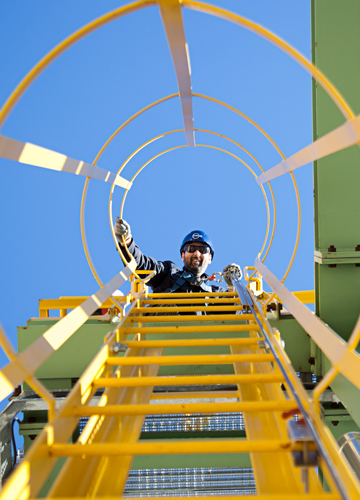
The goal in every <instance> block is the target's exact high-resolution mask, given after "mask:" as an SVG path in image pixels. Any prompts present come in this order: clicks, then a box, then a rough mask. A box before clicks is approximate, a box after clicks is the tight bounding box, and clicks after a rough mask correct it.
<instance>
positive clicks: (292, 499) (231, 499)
mask: <svg viewBox="0 0 360 500" xmlns="http://www.w3.org/2000/svg"><path fill="white" fill-rule="evenodd" d="M135 498H136V499H138V498H139V497H130V496H129V497H118V496H117V497H115V496H102V497H101V500H134V499H135ZM144 498H152V499H153V500H154V499H155V497H144ZM157 498H159V497H157ZM161 498H166V500H179V498H186V500H199V498H209V497H203V496H201V497H199V496H187V495H186V497H178V496H177V497H171V496H166V497H161ZM210 498H211V500H235V499H236V498H239V497H236V496H234V495H220V496H216V495H211V497H210ZM241 498H242V497H241ZM245 499H246V500H341V497H340V496H339V495H337V494H334V493H306V494H296V495H294V494H293V493H291V495H290V496H289V493H285V494H281V493H279V494H277V493H275V494H269V495H246V496H245ZM28 500H37V499H36V498H31V497H30V498H29V499H28ZM56 500H74V499H73V497H56Z"/></svg>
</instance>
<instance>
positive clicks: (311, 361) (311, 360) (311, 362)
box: [308, 356, 315, 365]
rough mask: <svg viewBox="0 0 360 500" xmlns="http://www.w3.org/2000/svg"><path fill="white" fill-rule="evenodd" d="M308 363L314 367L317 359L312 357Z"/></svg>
mask: <svg viewBox="0 0 360 500" xmlns="http://www.w3.org/2000/svg"><path fill="white" fill-rule="evenodd" d="M308 363H309V365H314V364H315V358H314V356H310V358H309V359H308Z"/></svg>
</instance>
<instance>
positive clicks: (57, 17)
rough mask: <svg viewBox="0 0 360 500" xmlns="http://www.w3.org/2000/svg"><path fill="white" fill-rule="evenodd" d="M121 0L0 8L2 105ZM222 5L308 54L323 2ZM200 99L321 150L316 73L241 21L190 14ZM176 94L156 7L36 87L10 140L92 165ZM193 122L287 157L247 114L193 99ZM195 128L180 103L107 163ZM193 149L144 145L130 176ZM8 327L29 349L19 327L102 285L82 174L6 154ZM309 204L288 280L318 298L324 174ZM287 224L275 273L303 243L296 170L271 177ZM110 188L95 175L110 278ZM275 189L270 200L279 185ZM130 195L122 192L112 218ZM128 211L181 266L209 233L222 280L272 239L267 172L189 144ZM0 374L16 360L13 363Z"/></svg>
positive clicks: (304, 195)
mask: <svg viewBox="0 0 360 500" xmlns="http://www.w3.org/2000/svg"><path fill="white" fill-rule="evenodd" d="M120 5H125V2H122V1H116V2H115V1H110V0H106V1H103V2H99V1H96V0H86V1H84V0H78V1H76V2H73V1H70V0H63V1H62V2H48V1H45V0H33V1H32V2H28V1H25V0H19V1H17V2H1V3H0V26H1V29H0V42H1V47H2V51H1V53H0V64H1V68H2V78H1V79H0V103H1V106H2V105H3V104H4V103H5V101H6V99H7V98H8V97H9V95H10V94H11V92H12V91H13V90H14V88H15V87H16V85H17V84H18V83H19V82H20V81H21V80H22V79H23V78H24V77H25V76H26V74H27V73H28V72H29V71H30V70H31V68H32V67H33V66H34V65H35V64H36V63H37V62H38V61H39V60H40V59H41V58H42V57H44V56H45V55H46V54H47V53H48V52H49V51H50V50H51V49H52V48H53V47H55V46H56V45H57V44H58V43H60V42H61V41H62V40H64V39H65V38H66V37H68V36H69V35H71V34H72V33H73V32H75V31H76V30H78V29H79V28H81V27H82V26H84V25H86V24H87V23H89V22H91V21H92V20H93V19H95V18H97V17H99V16H101V15H102V14H105V13H107V12H109V11H111V10H112V9H115V8H117V7H119V6H120ZM216 5H218V6H219V7H222V8H224V9H228V10H232V11H233V12H236V13H238V14H239V15H242V16H244V17H247V18H249V19H251V20H252V21H254V22H256V23H259V24H261V25H262V26H264V27H266V28H267V29H269V30H271V31H272V32H274V33H276V34H277V35H279V36H280V37H281V38H283V39H284V40H285V41H287V42H288V43H290V44H291V45H292V46H293V47H295V48H296V49H297V50H298V51H300V52H301V53H302V54H303V55H305V56H306V57H307V58H308V59H310V58H311V55H310V45H311V43H310V2H305V1H302V2H289V1H288V0H272V1H271V2H269V1H268V0H253V1H252V2H245V1H243V0H218V1H217V2H216ZM183 17H184V24H185V34H186V38H187V42H188V45H189V52H190V61H191V69H192V88H193V92H196V93H200V94H205V95H208V96H210V97H214V98H216V99H219V100H221V101H224V102H226V103H228V104H230V105H231V106H233V107H235V108H237V109H239V110H240V111H241V112H243V113H245V114H246V115H248V116H249V117H250V118H251V119H252V120H254V121H255V122H257V123H258V124H259V125H260V126H261V127H263V128H264V129H265V131H266V132H267V133H268V134H269V135H270V136H271V137H272V138H273V139H274V140H275V141H276V142H277V144H278V145H279V147H280V148H281V149H282V151H283V152H284V154H285V155H286V156H289V155H291V154H293V153H295V152H296V151H298V150H299V149H301V148H302V147H304V146H306V145H307V144H309V143H310V142H311V141H312V119H311V78H310V76H309V75H308V74H307V73H306V72H305V70H303V69H302V68H300V67H299V66H298V65H297V64H296V63H295V62H294V61H292V60H291V59H290V58H289V57H288V56H287V55H286V54H284V53H282V52H281V51H280V50H279V49H278V48H276V47H274V46H272V45H271V44H269V43H268V42H267V41H265V40H263V39H261V38H259V37H258V36H256V35H255V34H253V33H250V32H248V31H246V30H244V29H243V28H241V27H239V26H235V25H233V24H230V23H228V22H226V21H222V20H220V19H216V18H214V17H211V16H208V15H205V14H200V13H197V12H193V11H189V10H186V9H184V10H183ZM176 92H177V84H176V78H175V72H174V69H173V65H172V61H171V57H170V53H169V50H168V47H167V43H166V38H165V34H164V30H163V27H162V23H161V19H160V15H159V12H158V9H157V8H156V7H150V8H146V9H143V10H142V11H140V12H137V13H134V14H131V15H128V16H126V17H124V18H121V19H119V20H117V21H114V22H113V23H111V24H108V25H106V26H105V27H103V28H101V29H99V30H98V31H96V32H94V33H92V34H91V35H89V36H88V37H86V38H85V39H83V40H81V41H80V42H79V43H77V44H76V45H75V46H73V47H72V48H70V49H69V50H68V51H67V52H65V53H64V54H63V55H61V56H60V57H59V58H58V59H57V60H56V61H55V62H54V63H53V64H52V65H51V66H50V67H49V68H48V69H46V70H45V71H44V72H43V73H42V74H41V75H40V77H39V78H38V79H37V80H36V81H35V82H34V83H33V84H32V86H31V87H30V88H29V90H28V91H27V92H26V93H25V95H24V96H23V97H22V98H21V99H20V101H19V102H18V103H17V105H16V106H15V108H14V110H13V112H12V113H11V115H10V116H9V117H8V119H7V120H6V122H5V124H4V126H3V127H2V130H1V134H3V135H5V136H7V137H11V138H13V139H17V140H20V141H23V142H32V143H34V144H38V145H40V146H43V147H46V148H49V149H53V150H55V151H58V152H61V153H63V154H65V155H67V156H70V157H72V158H76V159H79V160H83V161H86V162H89V163H91V162H92V161H93V159H94V157H95V156H96V154H97V153H98V151H99V150H100V148H101V147H102V145H103V144H104V142H105V141H106V140H107V139H108V138H109V136H110V135H111V134H112V133H113V132H114V131H115V130H116V129H117V128H118V127H119V126H120V125H121V124H122V123H123V122H124V121H125V120H127V119H128V118H129V117H130V116H131V115H133V114H134V113H136V112H137V111H139V110H140V109H141V108H143V107H144V106H147V105H148V104H150V103H152V102H153V101H156V100H157V99H160V98H162V97H165V96H167V95H170V94H173V93H176ZM193 108H194V126H195V128H199V129H207V130H212V131H214V132H217V133H220V134H222V135H225V136H228V137H230V138H231V139H233V140H235V141H237V142H238V143H240V144H241V145H242V146H244V147H245V148H246V149H248V150H249V151H250V152H251V154H252V155H254V156H255V157H256V159H257V160H258V161H259V162H260V163H261V164H262V166H263V167H264V169H265V170H267V169H268V168H271V167H272V166H274V165H275V164H277V163H278V162H279V161H280V160H281V158H280V156H279V154H278V153H277V152H276V151H275V150H274V148H273V147H272V146H271V145H270V144H269V143H268V142H267V141H266V140H265V139H264V137H263V136H262V135H261V134H260V133H259V132H258V131H257V130H256V129H254V127H252V126H251V125H250V124H249V123H248V122H247V121H246V120H244V119H243V118H241V117H239V116H237V115H236V114H234V113H232V112H231V111H229V110H227V109H224V108H222V107H220V106H218V105H216V104H214V103H210V102H208V101H205V100H202V99H199V98H194V100H193ZM182 127H183V124H182V115H181V108H180V104H179V101H178V100H177V99H172V100H171V101H168V102H166V103H163V104H161V105H159V106H158V107H156V108H154V109H152V110H151V111H149V112H147V113H146V114H144V115H142V116H141V117H140V118H138V119H137V120H135V121H134V122H132V123H131V124H130V125H129V126H128V127H127V128H126V129H125V130H124V131H123V132H122V133H121V134H119V136H118V137H117V138H116V140H114V141H113V143H112V144H111V146H110V147H109V148H108V149H107V151H106V153H105V154H104V155H103V156H102V157H101V159H100V161H99V163H98V166H100V167H102V168H104V169H106V170H111V171H113V172H116V171H117V170H118V168H119V167H120V165H121V164H122V163H123V162H124V161H125V160H126V158H127V157H128V156H129V155H130V154H131V153H132V152H133V151H134V150H135V149H137V148H138V147H139V146H141V145H142V144H143V143H144V142H146V141H148V140H149V139H151V138H153V137H155V136H157V135H159V134H161V133H163V132H167V131H170V130H177V129H181V128H182ZM196 142H197V144H205V145H213V146H218V147H220V148H223V149H227V150H228V151H230V152H231V153H233V154H236V155H238V156H239V157H240V158H241V159H242V160H244V161H245V162H247V163H248V164H249V165H250V166H251V167H252V168H255V171H256V173H257V174H259V173H260V172H259V169H258V167H257V166H256V164H255V163H254V162H253V160H252V159H251V158H249V156H248V155H247V154H246V153H244V152H243V151H242V150H240V149H239V148H238V147H236V146H234V145H233V144H231V143H229V142H228V141H226V140H224V139H222V138H217V137H213V136H210V135H209V134H205V133H197V134H196ZM183 144H185V136H184V134H183V133H176V134H171V135H170V136H168V137H167V138H163V139H160V140H158V141H156V142H154V143H152V144H151V145H150V146H148V147H147V148H145V149H143V150H142V151H141V152H140V153H139V154H137V155H136V156H135V158H134V159H133V160H131V162H130V163H129V165H128V166H127V167H126V168H125V170H124V172H123V176H124V177H126V178H127V179H130V178H131V176H132V175H133V174H134V173H135V172H136V170H137V169H138V168H140V167H141V166H142V165H143V164H144V163H145V162H146V161H148V160H149V159H150V158H151V157H153V156H154V155H156V154H158V153H160V152H162V151H163V150H165V149H168V148H171V147H175V146H179V145H183ZM0 170H1V179H2V182H1V187H0V189H1V196H0V203H1V213H2V216H1V220H0V224H1V226H0V227H1V234H2V245H1V263H2V265H1V271H0V273H1V276H0V280H1V302H0V303H1V310H0V321H1V323H2V325H3V327H4V328H5V331H6V332H7V334H8V335H9V337H10V338H11V340H12V342H13V344H14V345H16V327H17V326H22V325H25V323H26V321H27V320H28V319H29V318H30V317H34V316H37V308H38V299H40V298H57V297H59V296H76V295H82V296H84V295H90V294H92V293H94V292H95V291H96V290H97V289H98V285H97V283H96V281H95V279H94V277H93V276H92V273H91V271H90V268H89V266H88V264H87V261H86V258H85V254H84V250H83V248H82V243H81V235H80V201H81V195H82V190H83V186H84V178H82V177H77V176H74V175H71V174H67V173H62V172H52V171H48V170H44V169H40V168H36V167H30V166H27V165H21V164H17V163H15V162H12V161H9V160H4V159H0ZM295 176H296V179H297V182H298V185H299V190H300V196H301V203H302V215H303V222H302V232H301V239H300V244H299V250H298V254H297V256H296V259H295V263H294V266H293V268H292V270H291V272H290V275H289V277H288V279H287V281H286V284H287V286H288V287H289V288H290V289H291V290H306V289H313V286H314V285H313V281H314V277H313V248H314V243H313V187H312V170H311V166H306V167H303V168H302V169H299V170H297V171H296V173H295ZM273 188H274V192H275V197H276V202H277V209H278V224H277V229H276V234H275V239H274V243H273V246H272V248H271V251H270V254H269V256H268V258H267V259H266V262H265V263H266V264H267V265H268V267H269V268H270V269H271V270H272V271H273V272H274V273H275V274H276V275H277V276H279V277H282V275H283V273H284V271H285V269H286V267H287V265H288V262H289V260H290V257H291V253H292V249H293V246H294V242H295V234H296V224H297V217H296V203H295V197H294V189H293V186H292V183H291V181H290V178H289V176H286V177H284V178H279V179H275V180H274V181H273ZM109 191H110V186H109V185H108V184H105V183H101V182H100V181H95V180H92V181H90V186H89V190H88V196H87V202H86V234H87V239H88V243H89V248H90V253H91V256H92V259H93V261H94V264H95V266H96V269H97V270H98V272H99V274H100V277H101V279H102V280H103V282H106V281H108V280H109V279H111V278H112V277H113V276H114V274H115V273H116V272H117V271H118V270H120V269H121V268H122V262H121V261H120V259H119V256H118V254H117V252H116V250H115V248H114V243H113V241H112V236H111V232H110V228H109V221H108V198H109ZM267 192H268V191H267ZM122 196H123V191H122V189H121V188H117V189H116V190H115V195H114V203H113V205H114V216H115V215H118V214H119V211H120V203H121V199H122ZM124 217H125V219H126V220H127V221H128V222H129V223H130V224H131V227H132V233H133V235H134V238H135V241H136V242H137V243H138V244H139V246H140V248H141V249H142V250H143V252H144V253H146V254H148V255H151V256H153V257H155V258H157V259H158V260H173V261H175V262H176V263H178V264H179V265H180V263H181V261H180V254H179V246H180V243H181V241H182V239H183V237H184V235H185V234H187V233H188V232H189V231H191V230H193V229H202V230H204V231H206V232H207V233H208V234H209V235H210V236H211V238H212V240H213V242H214V246H215V258H214V262H213V264H212V265H211V267H210V268H209V270H210V271H212V272H215V271H221V270H222V268H223V267H224V266H225V265H227V264H228V263H230V262H237V263H239V264H240V265H241V266H242V267H244V266H251V265H253V263H254V260H255V257H256V255H257V253H258V252H259V250H260V248H261V246H262V242H263V239H264V235H265V224H266V211H265V203H264V199H263V197H262V194H261V191H260V189H259V187H258V186H257V184H256V182H255V180H254V177H253V176H252V175H251V174H250V173H249V172H248V171H247V170H246V169H245V167H243V166H242V165H241V164H240V163H239V162H238V161H236V160H235V159H234V158H232V157H231V156H229V155H227V154H225V153H222V152H220V151H216V150H213V149H210V148H206V147H197V148H191V149H189V148H179V149H177V150H175V151H172V152H169V153H167V154H164V155H163V156H161V157H160V158H159V159H157V160H155V161H154V162H152V163H151V164H150V165H149V166H148V167H146V168H145V169H144V171H143V172H142V173H141V174H140V175H139V177H138V178H137V180H136V181H135V183H134V186H133V187H132V189H131V190H130V192H129V194H128V196H127V200H126V203H125V209H124ZM0 362H1V364H2V365H3V364H5V363H6V358H5V356H3V355H0Z"/></svg>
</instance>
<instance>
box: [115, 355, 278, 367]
mask: <svg viewBox="0 0 360 500" xmlns="http://www.w3.org/2000/svg"><path fill="white" fill-rule="evenodd" d="M268 361H274V356H273V355H272V354H213V355H211V354H198V355H196V354H195V355H192V356H128V357H126V358H125V357H124V358H117V357H110V358H108V359H107V360H106V364H107V365H110V366H132V365H161V366H181V365H227V364H231V363H252V362H260V363H261V362H264V363H265V362H268Z"/></svg>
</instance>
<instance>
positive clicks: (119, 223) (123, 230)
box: [114, 217, 132, 245]
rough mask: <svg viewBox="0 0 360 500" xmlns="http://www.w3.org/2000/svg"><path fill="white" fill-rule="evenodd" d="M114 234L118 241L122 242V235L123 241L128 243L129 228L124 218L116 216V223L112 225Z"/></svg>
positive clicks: (129, 238)
mask: <svg viewBox="0 0 360 500" xmlns="http://www.w3.org/2000/svg"><path fill="white" fill-rule="evenodd" d="M114 232H115V236H116V238H117V239H118V241H119V242H120V243H122V241H123V240H122V236H124V238H125V243H126V244H127V245H128V244H129V243H130V242H131V239H132V236H131V229H130V224H128V223H127V222H126V221H125V220H124V219H120V217H116V223H115V226H114Z"/></svg>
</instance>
